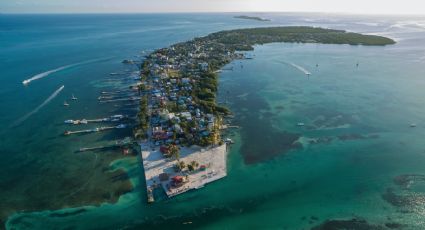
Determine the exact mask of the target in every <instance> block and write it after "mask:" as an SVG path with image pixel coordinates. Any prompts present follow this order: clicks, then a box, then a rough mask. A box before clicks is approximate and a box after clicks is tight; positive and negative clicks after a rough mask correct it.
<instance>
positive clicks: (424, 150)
mask: <svg viewBox="0 0 425 230" xmlns="http://www.w3.org/2000/svg"><path fill="white" fill-rule="evenodd" d="M233 16H234V15H233V14H126V15H119V14H117V15H0V71H1V74H0V125H1V127H2V128H1V129H0V157H1V160H0V172H1V173H0V188H1V189H0V198H1V202H0V220H1V222H2V225H4V227H5V228H6V229H425V208H424V207H425V142H424V140H423V138H424V136H425V90H424V89H425V78H424V77H425V69H424V68H423V66H424V65H425V46H424V45H423V44H425V43H424V42H425V18H424V17H422V18H421V17H401V16H397V17H395V16H394V17H392V16H358V15H353V16H347V15H346V16H344V15H330V14H259V16H261V17H266V18H270V19H272V21H271V22H258V21H253V20H243V19H235V18H233ZM277 25H310V26H322V27H327V28H333V29H345V30H349V31H354V32H361V33H371V34H379V35H384V36H388V37H391V38H393V39H395V40H396V41H397V44H396V45H392V46H386V47H364V46H348V45H318V44H267V45H262V46H257V47H256V49H255V51H253V52H249V53H248V55H249V56H250V57H253V59H247V60H242V61H241V60H237V61H234V62H233V63H231V64H229V66H226V67H225V68H224V69H225V70H223V72H222V73H221V74H220V86H219V98H220V101H222V102H225V103H227V105H228V106H229V108H230V109H231V110H232V111H233V112H234V114H235V118H234V119H233V120H232V123H233V124H235V125H239V126H240V127H241V128H240V129H235V130H232V131H229V132H228V133H226V136H228V137H231V138H232V139H234V140H235V142H236V143H235V144H234V145H232V147H231V149H230V151H229V156H228V176H227V177H226V178H224V179H222V180H220V181H217V182H214V183H212V184H209V185H207V186H206V187H205V188H202V189H200V190H197V191H193V192H189V193H187V194H183V195H181V196H178V197H175V198H173V199H169V200H166V199H164V200H161V201H159V202H156V203H154V204H152V205H147V204H146V192H145V188H144V183H145V182H144V176H143V171H142V169H141V167H140V164H141V162H140V158H139V157H138V156H130V157H129V156H127V157H123V156H122V154H121V152H120V151H119V150H110V151H102V152H94V153H93V152H87V153H76V150H78V149H79V148H81V147H92V146H98V145H101V144H104V143H110V142H113V141H115V140H117V139H120V138H123V137H125V136H129V135H131V127H129V128H127V129H123V130H113V131H106V132H102V133H95V134H86V135H76V136H70V137H65V136H63V135H62V133H63V132H64V131H65V130H77V129H80V128H82V127H85V126H78V127H70V126H66V125H65V124H63V121H64V120H67V119H78V118H99V117H106V116H109V115H112V114H127V115H129V116H134V114H135V113H136V112H137V106H136V105H128V103H127V102H117V103H109V104H99V103H98V100H97V97H98V96H99V95H100V92H102V91H112V90H126V89H128V85H129V84H131V83H132V81H131V77H130V78H129V76H130V75H131V71H135V70H137V67H136V66H129V65H124V64H122V63H121V61H122V60H123V59H135V60H143V55H144V54H146V53H148V52H149V51H152V50H154V49H157V48H161V47H166V46H169V45H171V44H173V43H176V42H181V41H186V40H188V39H191V38H193V37H196V36H203V35H207V34H208V33H211V32H215V31H220V30H224V29H233V28H245V27H257V26H277ZM357 64H358V65H357ZM61 67H64V68H61ZM58 68H59V70H58ZM230 69H233V70H230ZM51 70H56V71H51ZM303 70H306V71H309V72H311V76H310V77H307V76H306V75H305V73H304V72H303ZM48 71H51V72H48ZM46 72H47V73H46ZM111 72H115V73H125V74H123V75H118V76H115V75H110V73H111ZM40 73H45V74H44V75H47V76H45V77H44V78H40V79H38V80H34V81H32V82H31V83H30V84H29V85H28V86H23V85H22V83H21V82H22V81H23V80H25V79H29V78H31V77H33V76H35V75H37V74H40ZM116 78H118V79H120V80H117V79H116ZM62 85H64V89H63V90H61V91H60V92H58V93H57V95H53V96H52V97H50V96H51V95H52V94H53V93H54V92H55V91H56V90H58V89H59V87H61V86H62ZM72 94H74V95H75V96H76V97H78V100H77V101H71V100H70V97H71V95H72ZM49 97H50V98H49ZM48 98H49V99H50V100H46V99H48ZM64 101H67V102H68V103H69V104H70V106H69V107H64V106H63V103H64ZM28 114H29V116H26V115H28ZM298 123H304V125H303V126H300V125H297V124H298ZM413 124H415V125H413ZM94 126H98V125H90V126H88V127H94ZM411 126H415V127H411ZM293 140H296V142H297V144H296V147H295V148H289V147H288V144H289V142H292V141H293ZM128 180H130V181H131V183H132V184H133V188H132V189H130V191H128ZM126 188H127V190H126ZM117 190H119V191H120V192H119V193H117ZM122 192H127V193H125V194H124V195H121V196H120V194H121V193H122ZM117 197H119V199H118V201H117V202H113V201H115V199H116V198H117ZM114 198H115V199H114ZM338 227H339V228H338ZM344 227H345V228H344Z"/></svg>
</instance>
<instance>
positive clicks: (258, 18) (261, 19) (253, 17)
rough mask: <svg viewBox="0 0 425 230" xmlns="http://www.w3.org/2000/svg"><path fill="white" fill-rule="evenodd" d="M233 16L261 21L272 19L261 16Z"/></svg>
mask: <svg viewBox="0 0 425 230" xmlns="http://www.w3.org/2000/svg"><path fill="white" fill-rule="evenodd" d="M233 18H238V19H246V20H255V21H260V22H270V21H271V20H270V19H267V18H260V17H255V16H247V15H239V16H234V17H233Z"/></svg>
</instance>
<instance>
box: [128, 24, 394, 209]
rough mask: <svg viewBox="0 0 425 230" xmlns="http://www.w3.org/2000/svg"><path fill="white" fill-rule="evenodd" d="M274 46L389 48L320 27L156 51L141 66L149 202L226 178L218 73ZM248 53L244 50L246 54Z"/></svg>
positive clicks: (141, 131)
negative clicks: (160, 192)
mask: <svg viewBox="0 0 425 230" xmlns="http://www.w3.org/2000/svg"><path fill="white" fill-rule="evenodd" d="M273 42H291V43H321V44H348V45H379V46H384V45H390V44H394V43H395V41H394V40H392V39H390V38H386V37H381V36H375V35H362V34H358V33H351V32H346V31H343V30H333V29H324V28H315V27H269V28H248V29H236V30H228V31H221V32H217V33H212V34H210V35H207V36H205V37H199V38H194V39H193V40H190V41H187V42H181V43H177V44H174V45H171V46H170V47H167V48H161V49H158V50H155V51H154V52H152V53H150V54H149V55H147V56H146V59H145V60H144V61H143V63H142V64H141V71H140V73H141V74H140V80H141V81H140V83H139V84H138V89H139V92H140V94H141V100H140V111H139V113H138V125H137V128H136V129H135V130H134V135H135V137H136V138H137V139H139V140H141V141H140V146H141V155H142V161H143V168H144V174H145V179H146V189H147V194H148V201H149V202H153V201H154V195H153V194H155V192H154V191H155V189H163V190H164V191H165V193H166V194H167V196H168V197H172V196H175V195H178V194H181V193H184V192H186V191H189V190H192V189H198V188H201V187H203V186H204V185H205V184H207V183H210V182H212V181H215V180H218V179H220V178H223V177H225V176H226V175H227V168H226V158H227V145H228V144H229V143H231V140H229V139H225V140H223V138H222V137H221V133H220V132H221V130H222V129H225V128H228V127H229V124H225V122H224V118H225V117H226V116H228V115H230V114H231V111H230V110H229V109H228V108H226V107H224V106H221V105H219V104H218V103H217V98H216V96H217V89H218V72H219V71H220V69H221V68H222V67H223V66H225V65H226V64H228V63H230V62H232V61H233V60H235V59H244V58H245V56H244V54H243V51H250V50H253V49H254V45H258V44H266V43H273ZM241 51H242V52H241Z"/></svg>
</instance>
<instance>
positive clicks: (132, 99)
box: [99, 97, 140, 103]
mask: <svg viewBox="0 0 425 230" xmlns="http://www.w3.org/2000/svg"><path fill="white" fill-rule="evenodd" d="M138 100H140V97H130V98H119V99H110V100H103V101H99V103H111V102H118V101H138Z"/></svg>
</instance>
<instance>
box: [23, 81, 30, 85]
mask: <svg viewBox="0 0 425 230" xmlns="http://www.w3.org/2000/svg"><path fill="white" fill-rule="evenodd" d="M29 83H30V81H29V80H24V81H22V84H23V85H28V84H29Z"/></svg>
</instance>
